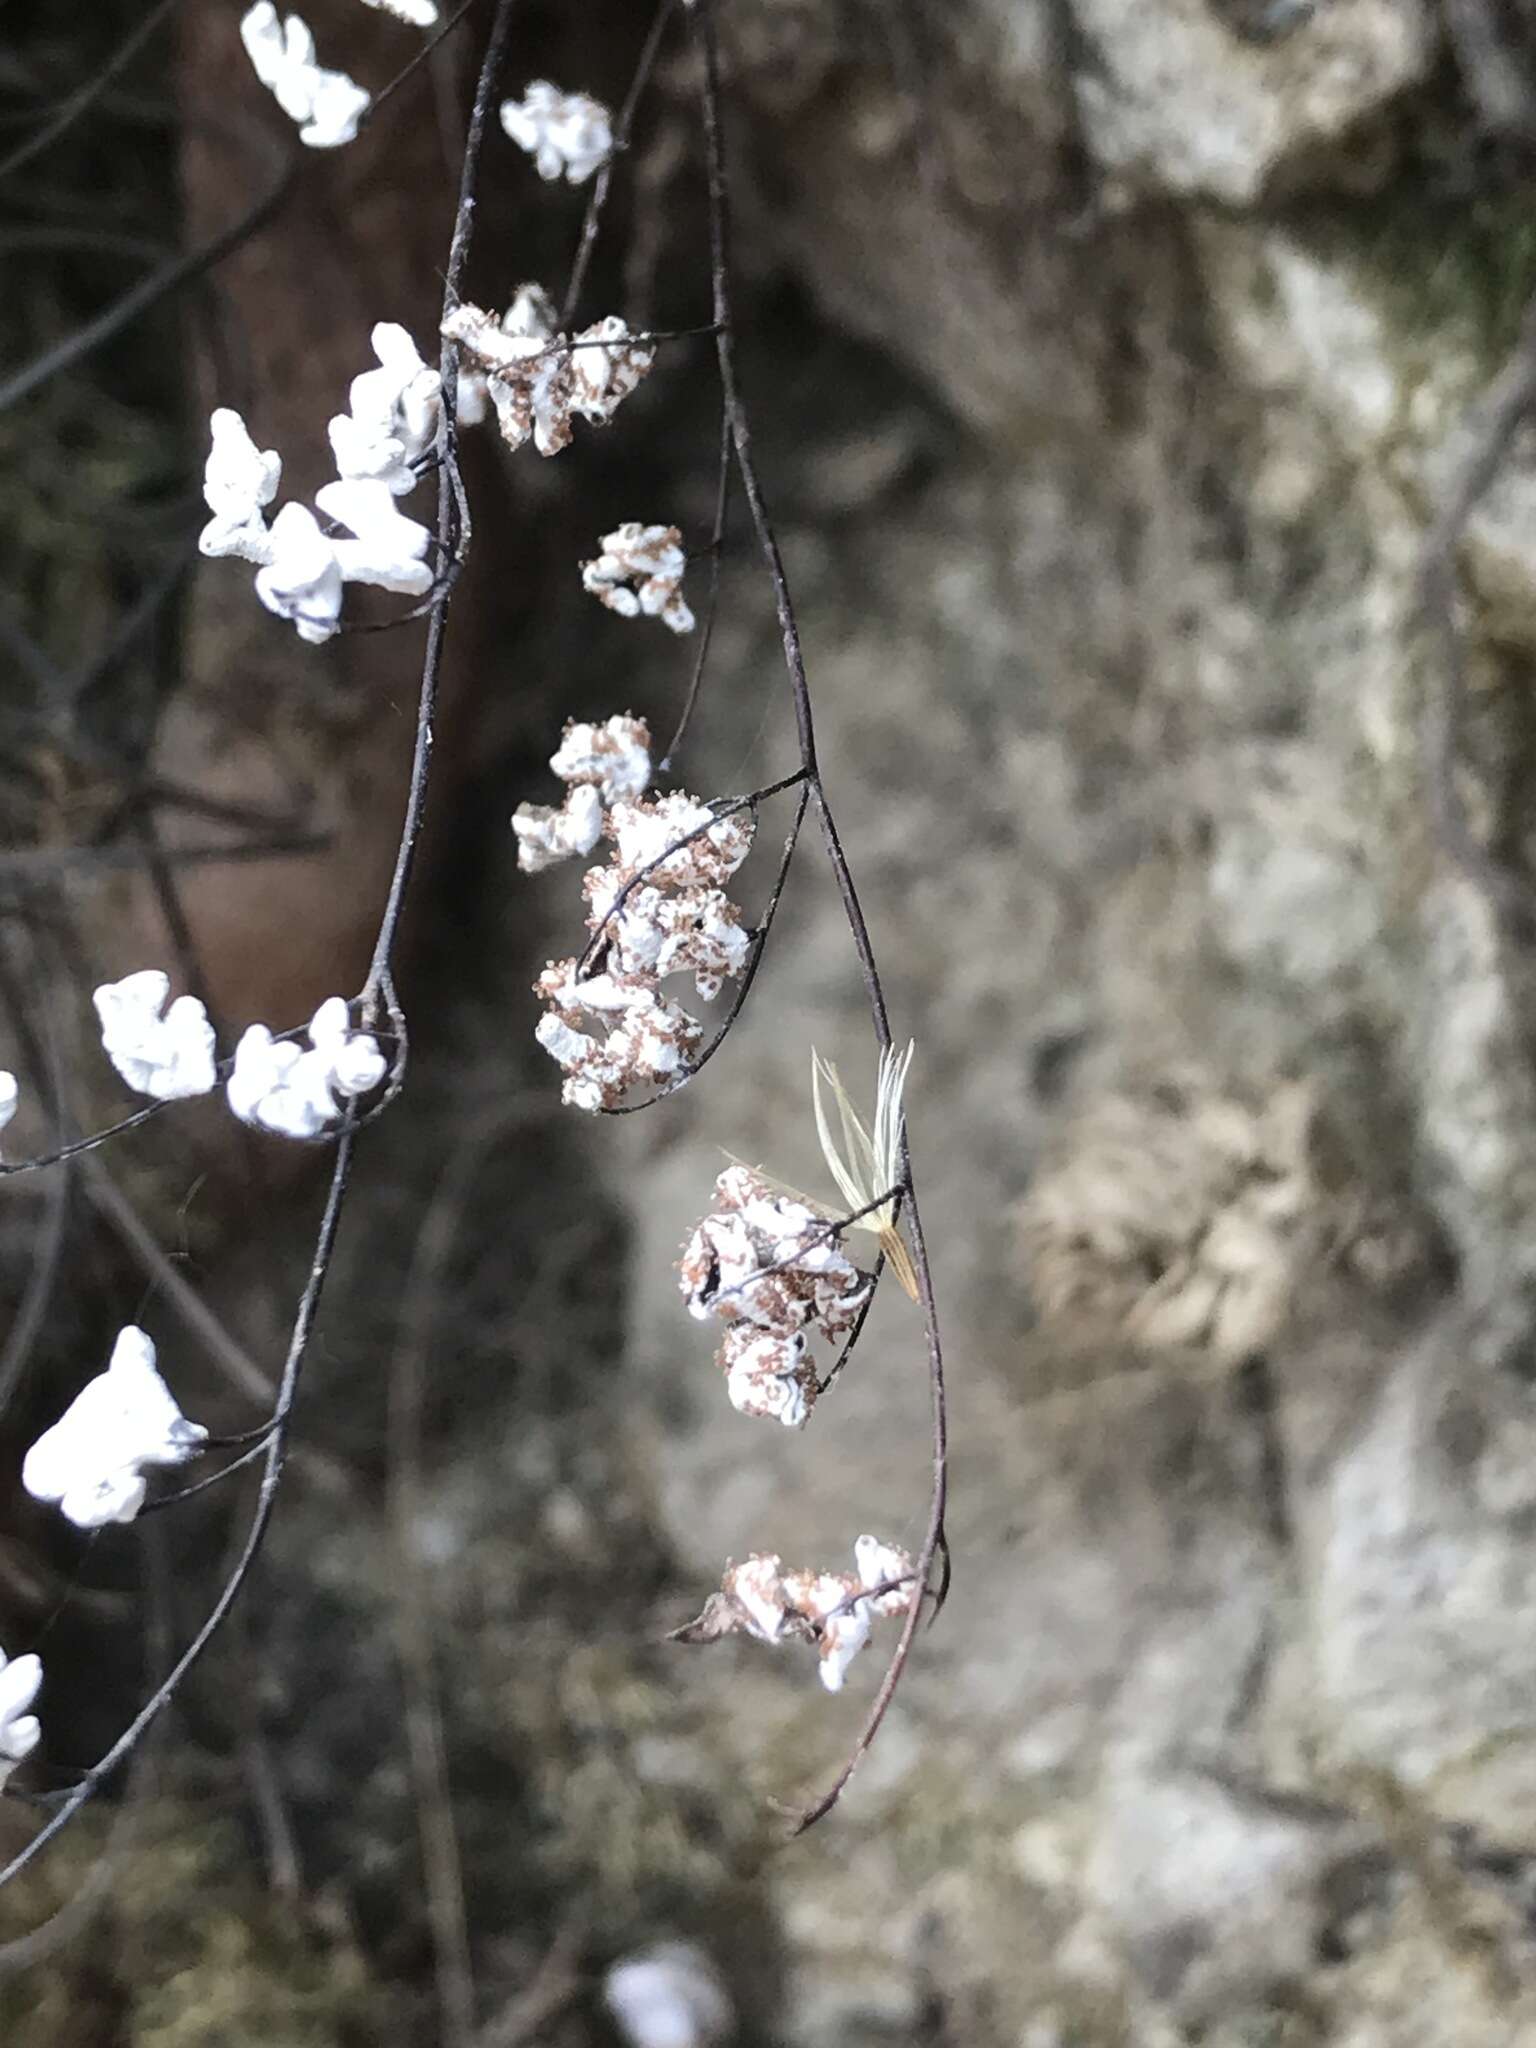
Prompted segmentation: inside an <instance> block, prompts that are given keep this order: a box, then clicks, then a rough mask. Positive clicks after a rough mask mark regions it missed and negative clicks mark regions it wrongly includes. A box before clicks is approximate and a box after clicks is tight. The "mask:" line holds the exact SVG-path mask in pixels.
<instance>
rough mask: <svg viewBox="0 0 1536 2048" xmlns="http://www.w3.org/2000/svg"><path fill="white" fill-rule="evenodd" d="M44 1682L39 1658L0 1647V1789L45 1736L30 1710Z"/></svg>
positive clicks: (41, 1663)
mask: <svg viewBox="0 0 1536 2048" xmlns="http://www.w3.org/2000/svg"><path fill="white" fill-rule="evenodd" d="M42 1682H43V1662H42V1659H41V1658H40V1657H38V1656H35V1655H28V1656H25V1657H7V1656H6V1654H5V1652H4V1650H0V1789H3V1788H4V1785H5V1781H6V1779H7V1778H9V1776H10V1775H11V1773H12V1771H14V1770H15V1768H16V1766H17V1765H18V1764H19V1763H22V1762H24V1761H25V1759H26V1758H27V1757H29V1756H30V1755H31V1754H32V1752H33V1750H34V1749H36V1747H37V1745H38V1741H39V1739H40V1737H41V1735H42V1732H43V1731H42V1727H41V1725H40V1724H39V1722H38V1718H37V1716H36V1714H33V1713H29V1712H28V1709H29V1708H30V1707H31V1705H32V1702H33V1701H34V1700H35V1699H36V1698H37V1695H38V1690H39V1688H40V1687H41V1685H42Z"/></svg>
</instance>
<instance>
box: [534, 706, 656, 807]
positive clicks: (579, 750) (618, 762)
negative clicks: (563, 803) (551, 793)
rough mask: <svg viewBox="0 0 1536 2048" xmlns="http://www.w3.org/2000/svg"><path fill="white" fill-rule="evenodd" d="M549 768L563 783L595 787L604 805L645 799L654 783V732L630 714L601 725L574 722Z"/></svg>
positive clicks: (564, 734) (562, 739)
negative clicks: (646, 792) (646, 793)
mask: <svg viewBox="0 0 1536 2048" xmlns="http://www.w3.org/2000/svg"><path fill="white" fill-rule="evenodd" d="M549 765H550V767H551V768H552V769H553V770H554V771H555V773H556V774H557V775H558V776H559V777H560V780H561V781H562V782H574V783H590V784H592V785H593V786H594V787H595V788H597V789H598V790H599V791H600V792H601V793H602V799H603V802H604V803H605V804H613V803H619V802H621V801H623V800H624V799H625V798H634V797H639V796H643V795H644V794H645V791H646V789H647V787H648V785H649V783H650V780H651V729H650V727H649V726H648V725H647V724H646V722H645V720H644V719H643V718H635V717H633V716H632V715H631V714H630V713H628V712H619V713H616V714H615V715H614V716H613V717H612V718H605V719H604V720H603V722H602V724H601V725H588V724H584V723H582V722H581V721H579V720H577V719H574V718H573V719H572V720H571V721H570V722H569V724H568V725H567V726H566V728H565V731H564V732H563V733H562V734H561V735H560V744H559V746H558V747H557V748H556V749H555V751H554V753H552V754H551V755H550V757H549Z"/></svg>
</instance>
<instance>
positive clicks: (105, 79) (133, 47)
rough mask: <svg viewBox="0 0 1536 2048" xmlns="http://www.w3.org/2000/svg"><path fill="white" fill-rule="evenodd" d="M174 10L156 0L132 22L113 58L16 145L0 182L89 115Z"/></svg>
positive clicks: (165, 0)
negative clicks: (34, 130)
mask: <svg viewBox="0 0 1536 2048" xmlns="http://www.w3.org/2000/svg"><path fill="white" fill-rule="evenodd" d="M175 6H176V0H158V4H157V5H156V6H154V7H151V8H150V10H149V12H148V13H147V14H146V15H145V16H144V18H143V20H142V21H138V22H135V23H134V25H133V27H132V28H131V29H130V30H129V31H128V33H127V35H125V36H124V37H123V39H122V41H121V42H120V43H119V44H118V46H117V48H116V49H115V50H114V51H113V52H112V54H111V55H110V56H109V57H107V58H106V59H104V61H103V62H102V63H100V64H98V65H97V67H96V69H95V70H94V71H93V72H92V73H91V75H90V77H89V78H88V79H86V81H85V83H84V84H83V85H82V86H80V87H78V88H77V89H76V91H74V92H72V93H71V94H70V95H69V98H68V99H66V100H65V101H64V102H63V103H62V105H61V106H60V107H59V108H58V110H57V111H56V112H55V114H54V116H53V119H52V120H51V121H45V122H44V124H43V126H42V127H41V128H40V129H39V130H38V131H37V133H36V134H35V135H32V136H29V137H28V139H27V140H26V141H25V142H22V143H18V145H17V146H16V148H15V149H13V150H12V151H11V153H10V155H9V156H8V157H6V158H5V159H4V160H3V161H0V178H8V177H9V176H10V175H11V173H12V171H19V170H20V169H21V167H22V165H23V164H29V163H31V161H32V159H33V158H34V157H35V156H40V155H41V154H42V152H43V151H44V150H45V149H47V148H48V147H49V145H50V144H51V143H54V142H57V141H58V139H59V137H60V136H61V135H63V134H65V133H67V131H68V130H69V129H70V128H72V127H73V126H74V124H75V123H76V121H78V120H79V119H80V117H81V115H82V114H86V113H89V111H90V109H91V108H92V107H93V106H94V105H95V103H96V101H97V100H98V99H99V98H100V97H101V95H102V94H103V93H104V92H105V91H106V89H107V87H108V86H109V85H110V84H111V83H112V81H113V79H114V78H116V77H118V76H119V74H120V73H122V72H123V71H125V70H126V69H127V68H128V66H129V65H130V64H131V63H132V62H133V60H134V58H135V57H136V56H137V55H138V53H139V51H140V50H141V49H142V48H143V46H144V44H145V43H147V42H148V41H149V39H150V37H151V36H152V35H153V34H154V32H155V30H156V29H157V28H158V27H159V26H160V24H161V22H162V21H164V20H165V18H166V16H167V15H168V14H169V13H170V12H171V10H172V9H173V8H174V7H175Z"/></svg>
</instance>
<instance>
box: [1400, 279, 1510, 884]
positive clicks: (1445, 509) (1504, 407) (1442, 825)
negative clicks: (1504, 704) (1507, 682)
mask: <svg viewBox="0 0 1536 2048" xmlns="http://www.w3.org/2000/svg"><path fill="white" fill-rule="evenodd" d="M1533 407H1536V298H1533V299H1532V300H1531V301H1530V303H1529V304H1528V305H1527V307H1526V309H1525V314H1524V317H1523V318H1522V320H1521V322H1520V333H1519V338H1518V339H1517V341H1516V343H1515V346H1514V349H1513V350H1512V352H1511V354H1510V356H1509V358H1508V360H1507V361H1506V363H1505V364H1504V367H1503V368H1502V369H1501V370H1500V371H1499V373H1498V375H1497V376H1496V377H1495V378H1494V380H1493V382H1492V383H1491V384H1490V385H1489V386H1488V389H1487V390H1486V391H1485V392H1484V393H1483V396H1482V397H1481V399H1480V400H1479V401H1478V405H1477V413H1478V414H1479V415H1480V417H1479V418H1478V420H1477V424H1476V428H1475V431H1474V432H1473V435H1472V438H1471V442H1470V445H1469V446H1468V448H1467V450H1466V452H1465V454H1464V455H1463V457H1462V460H1461V462H1460V463H1459V464H1458V465H1457V468H1456V470H1455V472H1454V474H1453V475H1452V477H1451V479H1450V481H1449V483H1448V484H1447V486H1446V489H1445V493H1444V497H1443V500H1442V503H1441V506H1440V509H1439V512H1438V513H1437V514H1436V517H1435V521H1434V524H1433V525H1432V526H1431V527H1430V530H1429V532H1428V534H1427V535H1426V536H1425V540H1424V547H1423V551H1422V553H1421V554H1420V556H1419V570H1418V593H1419V610H1420V615H1421V617H1422V618H1423V620H1424V622H1425V624H1426V625H1427V626H1428V627H1429V629H1430V630H1431V632H1432V633H1433V635H1434V637H1435V639H1436V641H1437V642H1438V645H1439V651H1440V662H1441V674H1442V686H1441V688H1440V689H1439V690H1435V689H1433V688H1426V690H1425V693H1424V703H1423V711H1422V717H1421V725H1420V744H1421V746H1422V749H1423V757H1424V769H1425V779H1426V784H1427V791H1428V800H1429V808H1430V814H1431V817H1432V818H1433V820H1434V824H1435V828H1436V830H1437V832H1438V834H1439V836H1440V839H1441V841H1442V842H1443V844H1444V845H1445V847H1446V849H1447V850H1448V852H1449V853H1450V855H1451V857H1452V859H1453V860H1455V861H1456V863H1457V865H1458V866H1459V867H1461V868H1462V869H1463V870H1464V871H1465V873H1466V874H1467V875H1469V876H1470V877H1471V879H1472V880H1473V881H1475V882H1476V883H1477V884H1478V885H1479V886H1480V887H1481V888H1482V889H1483V890H1484V891H1485V892H1486V894H1487V895H1488V897H1489V900H1490V901H1491V902H1492V904H1493V905H1494V908H1495V909H1496V910H1498V911H1501V912H1502V913H1503V914H1504V915H1505V916H1506V917H1508V918H1510V919H1518V920H1528V919H1529V917H1530V915H1531V904H1530V902H1529V900H1528V892H1527V890H1526V888H1525V887H1524V885H1523V884H1522V882H1521V880H1520V878H1519V877H1518V876H1517V875H1515V874H1514V873H1512V872H1511V871H1510V870H1509V869H1508V868H1507V867H1506V866H1505V865H1504V863H1503V862H1502V861H1500V860H1498V859H1497V858H1495V857H1494V856H1493V855H1491V854H1490V853H1489V852H1488V851H1487V850H1486V849H1485V848H1484V847H1482V846H1480V845H1479V844H1478V842H1477V840H1476V838H1475V837H1474V835H1473V832H1472V829H1471V826H1470V825H1469V823H1468V821H1467V816H1466V811H1465V808H1464V806H1463V804H1462V801H1461V796H1460V793H1459V791H1458V790H1457V787H1456V762H1457V755H1458V751H1459V745H1460V737H1461V723H1462V713H1463V710H1464V708H1465V704H1466V694H1467V680H1466V650H1465V646H1464V644H1463V639H1462V633H1461V627H1460V625H1459V623H1458V621H1457V617H1456V598H1457V592H1456V551H1457V549H1458V547H1459V545H1460V543H1461V538H1462V535H1463V533H1464V532H1465V531H1466V525H1467V521H1468V519H1469V518H1470V517H1471V516H1472V513H1473V511H1474V510H1475V509H1476V507H1477V505H1478V503H1479V501H1480V500H1481V498H1482V497H1483V495H1484V493H1485V492H1486V491H1488V490H1489V489H1490V487H1491V486H1492V484H1493V482H1494V479H1495V478H1496V477H1497V476H1498V473H1499V471H1500V469H1501V468H1502V467H1503V464H1504V462H1505V460H1506V459H1507V457H1508V454H1509V447H1510V442H1511V441H1512V439H1513V438H1514V435H1515V433H1516V431H1517V430H1518V428H1519V427H1520V425H1521V423H1522V422H1523V421H1524V420H1525V419H1526V418H1527V417H1528V416H1529V415H1530V413H1531V411H1532V408H1533Z"/></svg>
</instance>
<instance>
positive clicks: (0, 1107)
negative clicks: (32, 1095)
mask: <svg viewBox="0 0 1536 2048" xmlns="http://www.w3.org/2000/svg"><path fill="white" fill-rule="evenodd" d="M20 1106H21V1083H20V1082H19V1081H18V1080H17V1079H16V1076H15V1075H14V1074H12V1073H10V1072H8V1071H7V1070H6V1069H4V1068H0V1131H3V1130H4V1129H5V1127H6V1125H7V1124H8V1123H9V1122H10V1121H11V1119H12V1118H13V1117H14V1116H15V1114H16V1111H17V1110H18V1109H19V1108H20Z"/></svg>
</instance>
